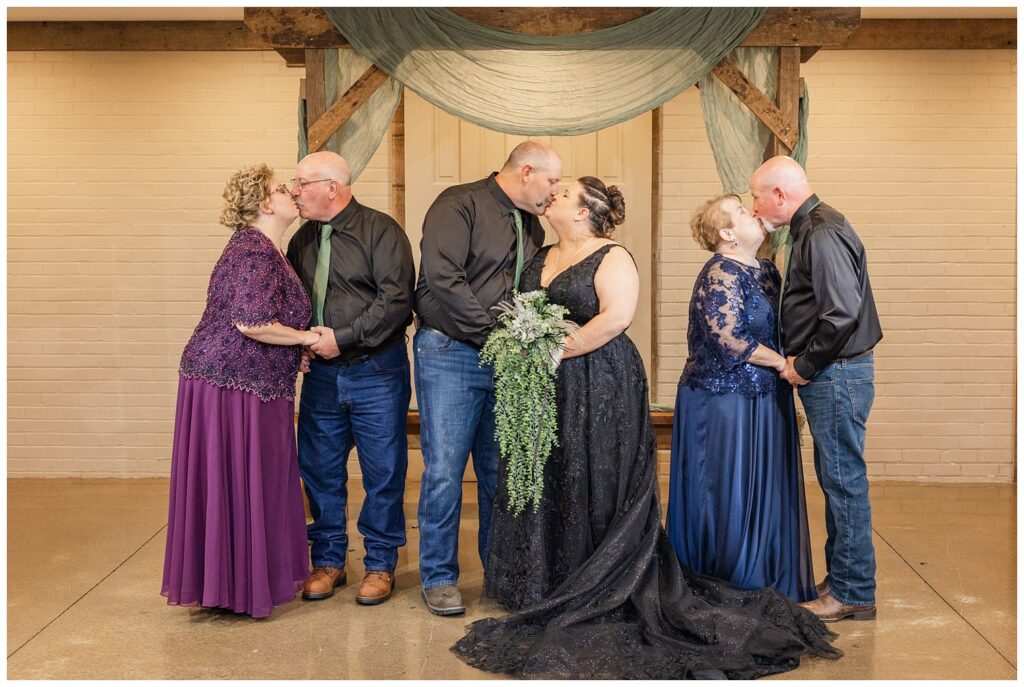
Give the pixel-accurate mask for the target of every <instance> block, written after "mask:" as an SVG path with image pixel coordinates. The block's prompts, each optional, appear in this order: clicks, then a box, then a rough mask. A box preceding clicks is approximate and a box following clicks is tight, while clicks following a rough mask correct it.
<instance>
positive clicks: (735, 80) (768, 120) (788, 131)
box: [712, 58, 798, 150]
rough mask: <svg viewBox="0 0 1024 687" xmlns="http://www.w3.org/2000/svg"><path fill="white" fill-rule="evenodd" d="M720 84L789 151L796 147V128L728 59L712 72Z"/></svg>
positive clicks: (716, 66)
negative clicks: (748, 109)
mask: <svg viewBox="0 0 1024 687" xmlns="http://www.w3.org/2000/svg"><path fill="white" fill-rule="evenodd" d="M712 72H713V73H714V75H715V76H717V77H718V78H719V79H720V80H721V81H722V83H724V84H725V85H726V86H728V87H729V88H730V89H732V92H733V93H735V94H736V96H737V97H738V98H739V99H740V100H742V101H743V103H744V104H745V105H746V106H747V107H748V108H750V111H751V112H753V113H754V116H756V117H757V118H758V119H760V120H761V121H762V122H763V123H764V125H765V126H767V127H768V130H769V131H771V132H772V133H773V134H775V136H776V137H777V138H779V139H780V140H781V141H782V142H783V143H785V144H786V146H788V147H789V149H790V150H792V149H793V146H795V145H796V140H797V133H798V132H797V128H796V127H795V126H793V124H792V123H791V122H789V121H787V120H786V117H785V116H784V115H783V114H782V111H781V110H779V108H778V107H776V106H775V103H773V102H772V101H771V99H770V98H769V97H768V96H766V95H765V94H764V93H762V92H761V90H760V89H758V87H757V86H755V85H754V84H752V83H750V80H749V79H747V77H746V76H745V75H744V74H743V72H741V71H740V70H739V68H738V67H737V66H736V65H735V64H733V63H732V61H730V60H729V59H728V58H726V59H724V60H722V61H721V62H719V63H718V64H717V65H715V68H714V69H713V70H712Z"/></svg>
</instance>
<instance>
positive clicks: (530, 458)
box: [480, 291, 579, 514]
mask: <svg viewBox="0 0 1024 687" xmlns="http://www.w3.org/2000/svg"><path fill="white" fill-rule="evenodd" d="M498 309H499V310H500V314H499V315H498V322H499V326H498V328H497V329H495V330H494V332H493V333H492V334H491V335H490V336H489V337H488V338H487V342H486V343H485V344H484V347H483V349H482V350H481V351H480V363H481V364H482V365H483V364H490V365H493V366H494V389H495V395H496V397H497V399H496V405H495V408H494V414H495V420H496V427H495V431H494V438H495V439H497V441H498V445H499V446H500V448H501V456H502V458H503V459H504V460H505V461H507V463H508V496H509V511H510V512H511V513H513V514H518V513H521V512H522V511H523V509H524V508H525V507H526V504H527V503H530V504H531V505H532V507H533V510H534V511H536V510H537V507H538V506H539V505H540V498H541V493H542V491H543V489H544V481H543V480H544V464H545V463H546V462H547V459H548V456H550V455H551V449H552V448H553V447H554V446H556V445H557V444H558V437H557V424H556V416H557V412H556V407H555V371H556V370H557V369H558V363H559V360H560V359H561V355H560V353H561V349H562V345H563V343H564V341H565V337H566V335H567V334H569V333H572V332H573V331H575V330H577V329H578V328H579V327H578V325H576V324H575V323H573V322H571V321H568V320H565V319H564V318H565V316H566V315H568V314H569V310H568V309H567V308H565V307H563V306H561V305H556V304H553V303H548V297H547V294H546V293H545V292H544V291H530V292H527V293H518V294H515V296H513V298H512V302H511V303H508V302H505V303H502V304H501V305H499V306H498Z"/></svg>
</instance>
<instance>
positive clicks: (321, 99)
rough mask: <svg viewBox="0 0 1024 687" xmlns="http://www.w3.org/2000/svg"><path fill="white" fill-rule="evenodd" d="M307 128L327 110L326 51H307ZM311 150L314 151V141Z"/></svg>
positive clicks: (310, 143)
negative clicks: (325, 84) (325, 89)
mask: <svg viewBox="0 0 1024 687" xmlns="http://www.w3.org/2000/svg"><path fill="white" fill-rule="evenodd" d="M305 81H306V129H307V131H308V130H309V129H311V128H312V127H313V125H314V124H316V123H317V121H319V119H320V118H321V117H323V116H324V111H326V110H327V94H326V93H325V91H324V88H325V86H324V51H323V50H307V51H306V79H305ZM309 145H310V149H309V152H311V153H312V152H313V151H314V150H315V148H313V147H312V145H313V143H312V141H310V142H309Z"/></svg>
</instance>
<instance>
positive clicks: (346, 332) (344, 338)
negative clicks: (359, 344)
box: [334, 325, 356, 351]
mask: <svg viewBox="0 0 1024 687" xmlns="http://www.w3.org/2000/svg"><path fill="white" fill-rule="evenodd" d="M334 340H335V341H336V342H337V343H338V350H341V351H343V350H345V349H346V348H351V347H352V346H354V345H355V343H356V332H355V330H354V329H353V328H352V325H347V326H345V327H338V328H337V329H335V330H334Z"/></svg>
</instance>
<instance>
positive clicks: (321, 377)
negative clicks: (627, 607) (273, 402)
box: [298, 346, 411, 572]
mask: <svg viewBox="0 0 1024 687" xmlns="http://www.w3.org/2000/svg"><path fill="white" fill-rule="evenodd" d="M310 368H311V369H310V371H309V372H308V373H306V376H305V379H304V380H303V382H302V399H301V401H300V402H299V431H298V443H299V473H300V474H301V475H302V482H303V484H304V485H305V487H306V495H307V496H308V497H309V509H310V512H311V513H312V515H313V524H311V525H310V526H309V528H308V535H309V541H310V543H311V544H312V547H311V549H312V550H311V552H310V553H311V557H312V560H313V565H314V566H333V567H336V568H340V567H342V566H343V565H345V554H346V553H347V552H348V533H347V532H346V529H345V528H346V506H347V502H348V488H347V486H346V483H347V482H348V465H347V464H348V455H349V453H350V452H351V451H352V446H353V445H355V447H356V450H357V451H358V454H359V467H360V469H361V470H362V473H363V489H364V490H365V492H366V501H365V502H364V503H363V507H362V510H360V512H359V520H358V522H357V527H358V528H359V532H360V534H362V535H363V544H364V546H365V547H366V556H365V557H364V558H363V564H364V567H365V569H366V570H367V571H377V572H392V571H394V569H395V566H396V565H397V564H398V547H399V546H404V545H405V513H404V512H403V510H402V501H403V499H404V497H405V472H406V467H407V466H408V464H409V452H408V446H409V443H408V436H407V434H406V421H407V417H408V413H409V396H410V394H411V389H410V386H409V356H408V354H407V353H406V350H405V346H395V347H394V348H391V349H390V350H387V351H383V352H381V353H377V354H376V355H374V356H371V357H365V358H361V359H359V360H357V361H356V362H355V363H354V364H352V365H349V366H346V367H342V366H337V365H328V364H325V363H322V362H319V361H316V360H314V361H313V362H312V363H311V365H310Z"/></svg>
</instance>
